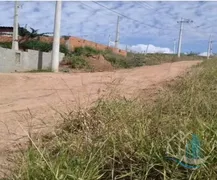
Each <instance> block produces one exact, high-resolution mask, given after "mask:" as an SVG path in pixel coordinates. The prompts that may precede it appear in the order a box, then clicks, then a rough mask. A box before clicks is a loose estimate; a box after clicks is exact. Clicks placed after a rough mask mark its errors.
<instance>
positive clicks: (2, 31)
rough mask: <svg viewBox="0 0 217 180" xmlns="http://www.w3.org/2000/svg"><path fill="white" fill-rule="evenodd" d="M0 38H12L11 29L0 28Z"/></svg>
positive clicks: (6, 27) (7, 27)
mask: <svg viewBox="0 0 217 180" xmlns="http://www.w3.org/2000/svg"><path fill="white" fill-rule="evenodd" d="M0 36H13V27H9V26H0Z"/></svg>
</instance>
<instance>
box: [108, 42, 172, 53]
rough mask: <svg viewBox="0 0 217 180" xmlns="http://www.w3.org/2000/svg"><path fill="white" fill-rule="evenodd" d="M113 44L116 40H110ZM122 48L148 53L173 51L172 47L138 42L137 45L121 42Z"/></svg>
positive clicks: (112, 44)
mask: <svg viewBox="0 0 217 180" xmlns="http://www.w3.org/2000/svg"><path fill="white" fill-rule="evenodd" d="M110 44H111V46H113V47H114V45H115V43H114V42H110ZM119 48H120V49H123V50H126V48H127V50H128V51H133V52H137V53H145V52H146V51H147V53H166V54H172V53H173V51H172V50H171V49H170V48H165V47H158V46H154V45H152V44H149V45H146V44H136V45H131V46H130V45H124V44H120V45H119Z"/></svg>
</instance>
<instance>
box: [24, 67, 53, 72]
mask: <svg viewBox="0 0 217 180" xmlns="http://www.w3.org/2000/svg"><path fill="white" fill-rule="evenodd" d="M42 72H53V71H52V69H50V68H48V69H37V70H34V69H33V70H30V71H26V73H42Z"/></svg>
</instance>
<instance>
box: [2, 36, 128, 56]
mask: <svg viewBox="0 0 217 180" xmlns="http://www.w3.org/2000/svg"><path fill="white" fill-rule="evenodd" d="M39 40H40V41H41V42H47V43H52V42H53V37H44V36H43V37H39ZM0 42H12V37H7V36H0ZM60 44H62V45H66V46H67V47H68V48H69V49H70V50H72V51H73V49H74V48H76V47H85V46H90V47H92V48H95V49H98V50H102V51H103V50H106V49H110V50H111V51H112V52H113V53H116V54H119V55H122V56H127V52H126V51H124V50H121V49H117V48H113V47H108V46H105V45H103V44H98V43H95V42H92V41H87V40H85V39H80V38H77V37H70V38H69V39H65V38H60Z"/></svg>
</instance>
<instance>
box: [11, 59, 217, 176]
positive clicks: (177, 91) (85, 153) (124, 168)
mask: <svg viewBox="0 0 217 180" xmlns="http://www.w3.org/2000/svg"><path fill="white" fill-rule="evenodd" d="M216 67H217V61H215V60H210V61H207V62H204V63H202V64H201V65H199V66H197V67H194V68H193V69H192V72H190V73H188V74H187V75H186V76H185V77H184V78H182V79H181V80H178V81H177V82H176V83H175V84H174V85H172V86H171V87H170V88H169V90H167V91H166V92H163V93H161V95H160V96H159V98H158V99H157V100H156V102H155V103H154V104H147V103H145V102H137V101H130V100H126V99H113V100H110V101H103V100H102V101H99V102H98V103H97V104H96V106H95V107H93V108H91V109H89V110H88V111H82V110H80V111H79V112H71V113H69V114H68V115H67V116H63V118H64V122H63V123H62V124H61V125H60V126H59V127H57V129H56V131H55V132H53V133H50V134H48V135H46V136H43V137H41V138H40V139H34V140H33V139H32V138H31V137H30V140H31V141H32V142H34V143H33V145H32V146H30V147H29V149H28V150H27V151H26V152H24V153H23V154H22V155H21V156H20V157H19V158H18V160H17V161H16V163H17V166H16V168H15V169H14V170H13V171H12V175H11V177H10V178H8V179H16V180H27V179H28V180H29V179H37V180H44V179H49V180H53V179H58V180H62V179H67V180H68V179H72V180H96V179H100V180H117V179H122V180H136V179H139V180H140V179H148V180H151V179H159V180H161V179H183V180H184V179H195V180H204V179H216V176H217V171H216V168H217V160H216V157H215V155H216V153H217V141H216V139H217V137H216V136H217V133H216V132H217V123H216V120H217V110H216V109H217V79H216V76H217V68H216ZM192 133H194V134H197V135H198V136H199V137H200V139H201V141H202V152H203V155H204V156H208V157H209V158H208V159H207V161H206V162H205V164H203V165H202V166H201V167H200V168H199V169H197V170H195V171H192V170H188V169H184V168H182V167H180V166H178V165H177V164H176V163H173V162H170V161H167V160H166V159H165V154H166V153H168V152H169V153H172V154H176V155H180V156H183V155H184V149H185V144H186V140H188V139H189V138H190V135H191V134H192Z"/></svg>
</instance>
